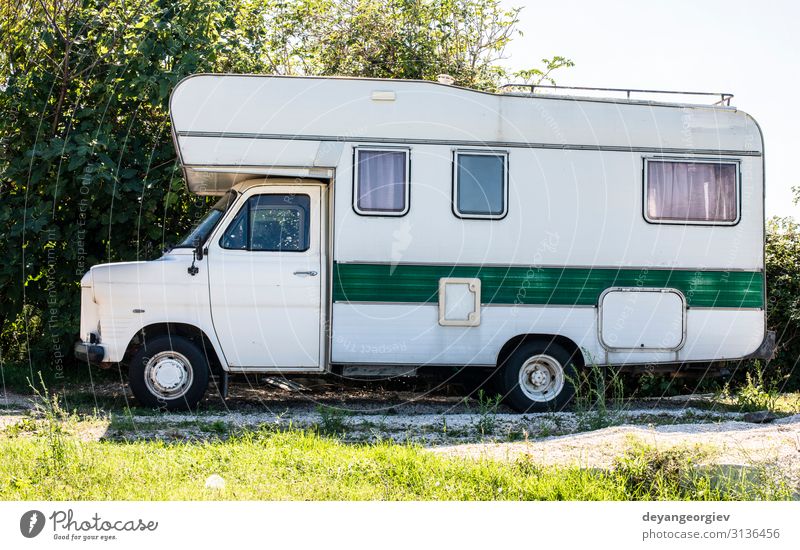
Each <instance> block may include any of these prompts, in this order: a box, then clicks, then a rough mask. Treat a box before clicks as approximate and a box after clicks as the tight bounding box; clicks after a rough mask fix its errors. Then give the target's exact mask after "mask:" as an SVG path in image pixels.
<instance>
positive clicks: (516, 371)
mask: <svg viewBox="0 0 800 550" xmlns="http://www.w3.org/2000/svg"><path fill="white" fill-rule="evenodd" d="M576 356H577V353H571V352H570V351H568V350H567V349H566V348H564V347H563V346H561V345H559V344H556V343H555V342H550V341H544V340H532V341H528V342H524V343H522V344H521V345H520V346H518V347H517V349H516V350H514V352H512V353H511V355H509V356H508V358H507V359H506V360H505V361H504V363H503V366H502V370H501V372H500V378H499V381H500V383H501V385H502V387H503V392H504V394H505V400H506V403H508V404H509V405H510V406H511V407H513V408H514V409H515V410H517V411H520V412H528V411H559V410H561V409H563V408H564V407H566V406H567V405H568V404H569V402H570V401H571V400H572V398H573V397H574V396H575V388H574V386H573V384H572V382H573V381H574V380H576V374H577V372H576V369H575V362H576V360H577V357H576Z"/></svg>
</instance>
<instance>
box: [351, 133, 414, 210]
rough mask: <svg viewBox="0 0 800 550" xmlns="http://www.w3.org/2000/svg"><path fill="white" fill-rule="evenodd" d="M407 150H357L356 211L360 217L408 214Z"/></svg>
mask: <svg viewBox="0 0 800 550" xmlns="http://www.w3.org/2000/svg"><path fill="white" fill-rule="evenodd" d="M408 156H409V152H408V151H407V150H398V149H364V148H359V149H356V157H355V162H356V167H355V173H356V185H355V207H356V211H357V212H358V213H359V214H367V215H369V214H373V215H387V214H388V215H394V216H402V215H403V214H405V213H406V212H408V195H409V190H408Z"/></svg>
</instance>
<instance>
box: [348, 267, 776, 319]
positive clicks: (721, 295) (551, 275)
mask: <svg viewBox="0 0 800 550" xmlns="http://www.w3.org/2000/svg"><path fill="white" fill-rule="evenodd" d="M442 277H477V278H479V279H480V280H481V301H482V302H483V303H485V304H509V305H512V304H534V305H536V304H550V305H565V306H572V305H596V304H597V302H598V299H599V297H600V294H601V293H602V292H603V291H604V290H606V289H607V288H609V287H615V286H622V287H656V288H677V289H678V290H680V291H681V292H683V294H684V296H686V301H687V302H688V305H689V306H690V307H732V308H762V307H763V306H764V298H763V290H764V279H763V276H762V273H761V272H760V271H692V270H669V269H647V268H635V269H615V268H614V269H587V268H571V267H565V268H553V267H548V268H539V267H530V268H527V267H502V266H485V267H478V266H442V265H409V264H400V265H395V266H391V265H389V264H355V263H352V264H351V263H345V264H341V263H334V266H333V301H334V302H397V303H410V302H413V303H420V302H422V303H426V302H436V301H438V299H439V295H438V292H439V279H440V278H442Z"/></svg>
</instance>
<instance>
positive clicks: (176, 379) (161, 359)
mask: <svg viewBox="0 0 800 550" xmlns="http://www.w3.org/2000/svg"><path fill="white" fill-rule="evenodd" d="M128 384H129V385H130V388H131V391H133V395H134V396H136V399H137V400H138V401H139V403H141V404H142V405H144V406H145V407H154V408H159V409H167V410H170V411H174V410H188V409H193V408H195V407H196V406H197V404H198V403H199V402H200V400H201V399H202V398H203V395H204V394H205V392H206V389H207V388H208V362H207V361H206V358H205V355H204V354H203V352H202V351H201V350H200V349H199V348H198V347H197V346H196V345H195V344H194V343H192V342H191V341H190V340H187V339H186V338H183V337H181V336H167V335H165V336H158V337H156V338H153V339H152V340H149V341H145V344H144V345H143V346H142V347H141V348H139V351H137V352H136V354H135V355H134V356H133V359H131V363H130V366H129V368H128Z"/></svg>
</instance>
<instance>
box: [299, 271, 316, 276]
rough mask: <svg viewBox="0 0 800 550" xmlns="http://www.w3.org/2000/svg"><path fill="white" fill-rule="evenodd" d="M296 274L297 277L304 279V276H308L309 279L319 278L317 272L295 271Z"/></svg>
mask: <svg viewBox="0 0 800 550" xmlns="http://www.w3.org/2000/svg"><path fill="white" fill-rule="evenodd" d="M294 274H295V275H297V276H298V277H302V276H304V275H305V276H308V277H316V276H317V272H316V271H295V272H294Z"/></svg>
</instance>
